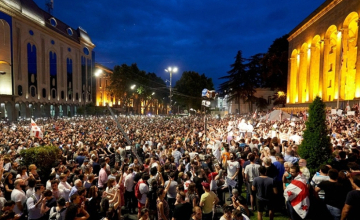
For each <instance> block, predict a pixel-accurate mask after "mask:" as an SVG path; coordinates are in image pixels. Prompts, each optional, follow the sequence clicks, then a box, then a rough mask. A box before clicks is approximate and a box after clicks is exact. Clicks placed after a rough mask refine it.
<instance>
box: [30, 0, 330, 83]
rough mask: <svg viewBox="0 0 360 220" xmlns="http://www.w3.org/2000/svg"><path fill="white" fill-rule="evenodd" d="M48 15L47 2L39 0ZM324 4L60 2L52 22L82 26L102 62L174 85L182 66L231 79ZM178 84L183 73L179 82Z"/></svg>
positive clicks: (264, 0) (316, 0) (262, 0)
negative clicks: (237, 63) (240, 57)
mask: <svg viewBox="0 0 360 220" xmlns="http://www.w3.org/2000/svg"><path fill="white" fill-rule="evenodd" d="M35 2H36V3H38V5H39V6H40V7H42V8H44V7H43V6H44V5H45V0H35ZM323 2H324V0H313V1H307V2H306V4H305V3H304V1H301V0H293V1H288V0H272V1H269V0H257V1H249V0H246V1H245V0H227V1H220V0H206V1H190V0H156V1H151V0H142V1H132V0H103V1H98V0H97V1H95V0H86V1H85V0H61V1H60V0H55V3H54V6H55V8H54V13H53V14H54V16H56V17H57V18H58V19H60V20H62V21H63V22H65V23H67V24H69V25H70V26H72V27H74V28H77V27H78V26H81V27H83V28H84V29H85V30H86V31H87V32H88V33H89V35H90V37H91V39H92V41H93V42H94V43H95V44H96V48H95V51H96V62H99V63H102V64H104V65H106V66H108V67H110V68H112V67H113V66H114V65H116V64H122V63H127V64H131V63H137V64H138V66H139V68H140V69H143V70H146V71H148V72H155V73H157V75H159V76H161V77H162V78H164V79H166V78H168V75H167V74H166V73H165V72H164V68H166V67H167V66H169V65H177V66H178V67H179V69H180V71H181V72H182V71H186V70H193V71H197V72H199V73H205V74H206V75H207V76H209V77H212V78H213V80H214V81H215V83H216V85H218V84H219V83H218V82H216V81H217V79H218V77H220V76H222V75H224V74H226V72H227V71H228V70H229V68H230V67H229V66H230V64H232V63H233V62H234V57H235V55H236V53H237V51H238V50H242V51H243V53H244V55H245V56H246V57H249V56H251V55H254V54H256V53H260V52H266V51H267V48H268V47H269V46H270V45H271V43H272V42H273V41H274V40H275V38H278V37H281V36H282V35H284V34H286V33H288V32H290V31H291V30H292V29H293V28H294V27H295V26H296V25H297V24H299V23H300V22H301V21H302V20H303V19H305V18H306V16H308V15H309V14H310V13H311V12H312V11H314V10H315V9H316V8H317V7H318V6H319V5H320V4H321V3H323ZM174 78H175V79H178V78H180V74H177V75H176V76H174Z"/></svg>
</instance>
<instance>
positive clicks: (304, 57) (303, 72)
mask: <svg viewBox="0 0 360 220" xmlns="http://www.w3.org/2000/svg"><path fill="white" fill-rule="evenodd" d="M308 49H309V47H308V44H307V43H303V45H302V46H301V49H300V65H299V83H298V85H299V89H298V90H299V102H301V103H303V102H306V101H308V100H309V99H308V93H309V90H308Z"/></svg>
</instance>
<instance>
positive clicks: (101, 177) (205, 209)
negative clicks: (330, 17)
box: [0, 114, 360, 220]
mask: <svg viewBox="0 0 360 220" xmlns="http://www.w3.org/2000/svg"><path fill="white" fill-rule="evenodd" d="M299 117H300V120H298V121H292V120H284V121H266V120H264V119H262V120H261V119H258V118H259V117H258V118H254V117H253V115H252V114H251V115H250V114H249V115H233V116H227V117H224V118H221V119H219V118H215V117H210V116H208V120H207V125H206V126H205V124H204V123H205V121H204V118H203V116H188V117H170V116H121V115H119V116H117V118H116V119H115V118H112V117H111V116H101V117H100V116H99V117H91V116H89V117H73V118H58V119H45V118H39V119H36V123H37V125H38V126H39V127H40V128H41V129H42V132H43V138H42V139H39V138H34V137H30V126H29V124H30V121H29V120H22V121H18V122H15V123H10V122H6V121H1V122H0V152H1V158H0V177H1V185H0V186H1V191H0V212H1V213H0V220H9V219H29V220H48V219H49V220H54V219H57V220H80V219H81V220H85V219H94V220H99V219H124V218H126V217H127V216H129V215H132V216H134V215H137V219H141V220H149V219H151V220H153V219H158V220H185V219H186V220H188V219H193V220H202V219H204V220H212V219H221V220H248V219H249V218H250V217H251V216H252V215H254V216H257V219H263V215H266V216H269V217H270V219H273V218H274V213H275V214H276V213H282V215H288V216H289V218H291V219H292V220H297V219H305V218H307V217H309V216H312V217H313V218H314V216H321V217H320V218H317V217H315V218H316V219H342V220H345V219H348V220H352V219H359V218H360V217H358V216H359V214H358V213H357V211H356V210H359V208H360V167H359V164H360V154H359V149H360V140H359V138H360V132H359V131H360V123H359V122H360V119H359V118H358V117H355V116H350V117H344V116H331V115H330V114H329V115H328V117H327V125H328V128H329V134H328V135H329V136H330V138H331V143H332V148H333V155H334V157H333V161H331V162H329V164H324V165H323V166H321V167H319V169H318V172H317V173H315V174H314V175H313V176H312V175H311V174H310V172H309V169H308V168H307V167H306V159H307V158H300V157H299V155H298V152H297V151H298V146H299V145H300V144H301V141H302V135H303V131H304V129H305V123H304V120H302V119H301V115H299ZM115 120H118V122H119V124H120V125H121V126H122V128H123V130H124V134H123V133H122V132H121V131H120V129H119V128H118V127H117V123H116V121H115ZM205 127H206V131H205ZM129 141H130V142H131V143H129ZM45 145H46V146H48V145H51V146H55V147H57V148H59V149H60V152H61V155H60V156H59V159H58V161H56V166H55V167H53V169H52V172H51V173H42V172H43V171H42V169H41V168H42V166H43V164H24V162H23V161H22V158H21V155H20V152H21V151H22V150H27V149H29V148H33V147H41V146H45ZM245 195H246V196H245ZM325 216H326V217H325Z"/></svg>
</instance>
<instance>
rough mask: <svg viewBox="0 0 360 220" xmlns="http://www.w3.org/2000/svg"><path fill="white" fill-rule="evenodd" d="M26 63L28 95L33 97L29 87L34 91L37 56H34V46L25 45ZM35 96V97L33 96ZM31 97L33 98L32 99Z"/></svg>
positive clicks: (35, 86)
mask: <svg viewBox="0 0 360 220" xmlns="http://www.w3.org/2000/svg"><path fill="white" fill-rule="evenodd" d="M27 63H28V86H29V87H28V88H29V89H30V91H29V92H30V94H31V96H33V91H31V87H34V89H35V91H36V88H37V76H36V74H37V56H36V46H35V45H31V44H30V43H28V44H27ZM34 96H35V95H34ZM34 96H33V97H34Z"/></svg>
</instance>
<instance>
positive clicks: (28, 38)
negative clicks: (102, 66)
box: [0, 0, 95, 120]
mask: <svg viewBox="0 0 360 220" xmlns="http://www.w3.org/2000/svg"><path fill="white" fill-rule="evenodd" d="M0 33H1V35H0V112H1V113H0V118H8V119H9V120H16V119H17V118H19V117H21V118H30V117H36V118H37V117H49V116H52V117H54V116H67V115H70V116H72V115H74V114H76V111H77V108H78V107H79V106H81V105H84V104H86V103H90V102H92V88H91V85H92V76H93V69H94V64H95V54H94V52H93V49H94V47H95V45H94V44H93V43H92V41H91V39H90V37H89V35H88V34H87V32H86V31H85V30H84V29H82V28H80V27H79V28H77V29H74V28H72V27H70V26H69V25H67V24H65V23H63V22H62V21H61V20H59V19H58V18H55V17H54V16H52V15H51V14H49V13H47V12H45V11H44V10H42V9H40V8H39V7H38V6H37V5H36V3H35V2H34V1H33V0H26V1H24V0H2V1H0Z"/></svg>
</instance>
